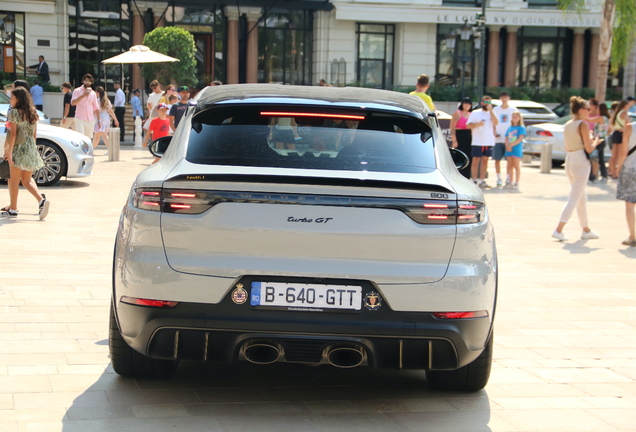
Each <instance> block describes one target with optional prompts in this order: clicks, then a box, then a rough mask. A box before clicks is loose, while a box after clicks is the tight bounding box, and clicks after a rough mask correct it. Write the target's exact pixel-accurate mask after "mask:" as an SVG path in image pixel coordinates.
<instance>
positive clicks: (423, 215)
mask: <svg viewBox="0 0 636 432" xmlns="http://www.w3.org/2000/svg"><path fill="white" fill-rule="evenodd" d="M403 211H404V213H406V214H407V216H408V217H410V218H411V219H413V220H414V221H415V222H417V223H420V224H439V225H452V224H472V223H477V222H481V221H482V220H483V219H484V205H483V204H482V203H478V202H472V201H459V202H458V203H455V202H452V201H450V202H449V201H431V202H427V203H424V204H422V205H421V206H417V207H412V206H409V207H404V208H403Z"/></svg>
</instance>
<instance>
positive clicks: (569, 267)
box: [0, 148, 636, 432]
mask: <svg viewBox="0 0 636 432" xmlns="http://www.w3.org/2000/svg"><path fill="white" fill-rule="evenodd" d="M146 155H147V153H146V152H145V151H144V150H135V149H131V148H122V158H123V160H122V161H121V162H110V163H109V162H106V161H105V158H104V157H101V156H98V157H97V160H96V165H95V175H93V176H92V177H90V178H87V179H81V180H72V181H63V182H61V183H60V184H58V185H56V186H54V187H51V188H48V189H47V191H46V192H47V195H48V196H49V197H50V198H51V201H52V207H51V209H52V210H51V213H50V215H49V217H48V218H47V221H46V222H43V223H40V222H38V221H37V215H36V214H35V210H36V208H35V204H34V203H30V202H29V201H25V202H24V206H25V207H23V208H24V213H23V214H21V217H20V221H5V220H0V232H1V233H2V234H1V235H2V239H3V244H5V245H11V247H12V248H13V249H14V250H16V251H20V253H18V254H12V255H9V254H2V255H0V432H4V431H10V432H17V431H38V432H41V431H63V432H75V431H82V432H87V431H89V432H90V431H100V432H101V431H109V432H114V431H126V432H129V431H135V432H137V431H142V432H143V431H146V430H147V431H151V430H152V431H153V432H155V431H158V432H161V431H164V430H170V431H174V430H176V429H179V430H181V431H182V432H199V431H207V430H213V431H225V432H227V431H233V430H236V431H241V432H243V431H246V430H253V431H261V430H263V431H264V430H272V431H278V430H281V431H286V430H290V431H294V432H296V431H304V430H307V431H330V432H332V431H347V432H348V431H358V430H359V431H363V430H364V431H365V432H366V431H371V432H373V431H390V432H392V431H400V430H413V431H421V430H426V431H427V432H428V431H449V432H450V431H453V432H455V431H462V432H463V431H471V430H489V431H515V430H523V431H526V432H530V431H549V430H597V431H604V430H607V431H609V430H617V429H618V430H622V431H627V430H634V429H636V427H635V426H634V425H636V418H635V417H634V415H635V414H634V413H636V376H635V375H636V367H635V366H634V365H635V364H636V323H635V322H633V319H632V318H633V316H634V313H635V312H636V292H635V291H634V290H633V287H631V285H629V284H626V283H625V281H626V280H627V281H628V280H633V279H634V277H636V266H634V265H633V263H634V262H636V261H635V260H636V250H630V249H629V248H625V247H622V246H621V245H620V241H621V240H622V239H623V238H624V236H625V231H626V230H625V222H624V219H623V218H624V216H623V214H624V205H623V204H622V202H618V201H616V200H615V199H614V190H615V183H613V182H611V183H610V184H608V185H604V186H600V187H599V186H591V187H589V188H588V194H589V213H590V221H591V224H592V225H591V226H592V227H593V228H594V229H595V231H597V232H599V233H600V234H601V235H602V237H601V239H599V240H594V241H580V240H578V239H577V235H578V232H579V229H578V227H577V222H576V216H574V217H573V220H572V221H571V222H570V223H569V224H568V225H567V226H566V233H567V234H568V235H570V237H571V238H572V240H571V241H568V242H564V243H559V242H554V241H552V240H551V239H550V237H549V236H550V233H551V232H552V230H553V229H554V225H555V223H556V219H557V217H558V215H559V213H560V211H561V208H562V207H563V204H564V202H565V197H566V196H567V192H568V185H567V181H566V179H565V176H564V171H563V170H553V171H552V173H551V174H549V175H542V174H540V173H539V172H538V170H537V168H536V165H534V166H531V167H530V166H524V167H523V168H522V170H523V188H522V191H523V192H522V193H517V194H510V193H505V192H503V191H501V190H489V191H485V196H486V200H487V201H488V205H489V208H490V215H491V217H492V219H493V222H494V224H495V229H496V232H497V240H498V249H499V257H500V265H501V270H502V272H501V274H500V288H501V289H500V292H499V298H498V310H497V323H496V329H495V334H496V336H495V350H494V356H495V361H494V365H493V371H492V377H491V381H490V383H489V385H488V387H487V388H486V389H485V390H484V391H480V392H475V393H453V392H435V391H431V390H430V389H428V387H427V384H426V379H425V376H424V374H423V373H422V372H419V371H373V370H368V369H364V368H358V369H355V370H337V369H335V370H334V369H333V368H329V367H320V368H307V367H302V366H298V365H271V366H269V367H257V366H254V365H249V364H242V365H233V366H229V367H226V366H220V365H201V364H196V363H187V362H184V363H182V365H181V366H180V368H179V370H178V372H177V374H176V375H175V377H174V378H173V379H170V380H156V381H155V380H130V379H122V378H120V377H118V376H117V375H116V374H115V373H114V371H113V370H112V367H111V366H110V365H109V359H108V350H107V346H106V344H105V342H106V341H107V337H108V328H107V318H108V308H109V300H110V295H111V294H110V265H111V259H112V256H111V254H112V242H113V238H114V233H115V230H116V227H117V221H118V218H119V212H120V210H121V205H122V204H123V203H124V201H125V200H126V197H127V194H128V189H129V187H130V184H131V183H132V180H133V178H134V176H135V175H136V173H137V172H138V171H139V170H141V169H143V168H144V167H145V166H146V165H147V164H148V163H149V162H150V160H151V159H150V157H149V156H146ZM491 168H492V167H491ZM82 186H89V187H82ZM6 196H7V195H6V186H4V185H0V200H3V199H6ZM21 196H22V195H21ZM104 202H108V203H112V204H113V205H108V206H104ZM95 209H99V211H95ZM529 209H531V210H532V211H528V210H529ZM87 220H90V221H91V226H92V227H99V229H96V230H86V229H84V230H81V231H78V230H77V229H76V227H78V226H83V225H85V223H86V221H87ZM52 246H54V247H55V252H51V250H52ZM34 260H36V261H37V262H38V263H39V265H38V266H37V267H36V268H34V267H33V265H32V263H33V261H34Z"/></svg>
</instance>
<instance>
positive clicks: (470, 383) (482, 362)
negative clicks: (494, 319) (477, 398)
mask: <svg viewBox="0 0 636 432" xmlns="http://www.w3.org/2000/svg"><path fill="white" fill-rule="evenodd" d="M492 346H493V334H492V333H491V334H490V338H489V339H488V343H486V347H485V348H484V350H483V351H482V353H481V354H480V355H479V357H477V358H476V359H475V360H474V361H473V362H472V363H469V364H467V365H466V366H464V367H461V368H459V369H456V370H452V371H426V380H427V381H428V386H429V387H430V388H432V389H434V390H446V391H449V390H454V391H477V390H481V389H483V388H484V387H486V384H488V378H490V368H491V365H492Z"/></svg>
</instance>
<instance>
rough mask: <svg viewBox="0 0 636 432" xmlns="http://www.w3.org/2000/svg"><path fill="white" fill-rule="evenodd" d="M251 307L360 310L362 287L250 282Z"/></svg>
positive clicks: (292, 309) (297, 309)
mask: <svg viewBox="0 0 636 432" xmlns="http://www.w3.org/2000/svg"><path fill="white" fill-rule="evenodd" d="M250 304H251V305H252V306H270V307H285V308H287V310H291V311H305V310H306V311H316V310H322V309H344V310H356V311H359V310H360V309H361V308H362V287H359V286H350V285H315V284H295V283H280V282H252V292H251V295H250Z"/></svg>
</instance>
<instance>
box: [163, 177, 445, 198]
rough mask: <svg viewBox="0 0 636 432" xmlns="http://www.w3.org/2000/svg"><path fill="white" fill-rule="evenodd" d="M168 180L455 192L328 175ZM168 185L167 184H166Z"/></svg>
mask: <svg viewBox="0 0 636 432" xmlns="http://www.w3.org/2000/svg"><path fill="white" fill-rule="evenodd" d="M165 181H166V182H170V181H218V182H231V183H273V184H301V185H312V186H313V185H319V186H348V187H365V188H378V189H403V190H418V191H435V192H444V193H449V194H452V193H455V192H453V191H452V190H449V189H447V188H445V187H443V186H439V185H432V184H420V183H408V182H396V181H387V180H363V179H344V178H329V177H303V176H276V175H252V174H182V175H178V176H174V177H170V178H168V179H166V180H165ZM166 187H168V186H166Z"/></svg>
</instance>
